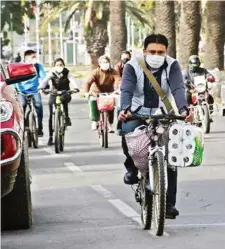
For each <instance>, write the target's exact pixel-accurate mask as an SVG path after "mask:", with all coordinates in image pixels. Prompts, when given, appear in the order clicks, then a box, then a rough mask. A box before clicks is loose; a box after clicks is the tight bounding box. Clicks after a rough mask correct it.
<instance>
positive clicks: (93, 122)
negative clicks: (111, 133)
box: [91, 121, 97, 131]
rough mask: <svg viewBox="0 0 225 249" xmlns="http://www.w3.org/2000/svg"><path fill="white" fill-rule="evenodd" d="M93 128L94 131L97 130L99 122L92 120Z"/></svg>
mask: <svg viewBox="0 0 225 249" xmlns="http://www.w3.org/2000/svg"><path fill="white" fill-rule="evenodd" d="M91 129H92V131H96V130H97V122H96V121H92V123H91Z"/></svg>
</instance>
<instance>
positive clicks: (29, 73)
mask: <svg viewBox="0 0 225 249" xmlns="http://www.w3.org/2000/svg"><path fill="white" fill-rule="evenodd" d="M7 71H8V75H9V78H6V74H5V72H4V70H3V67H2V65H1V72H0V91H1V100H0V108H1V128H0V136H1V226H2V229H10V230H11V229H27V228H29V227H30V226H31V224H32V204H31V192H30V184H31V175H30V170H29V159H28V146H27V134H26V132H25V131H24V113H23V108H22V106H21V104H20V102H19V101H18V99H17V97H16V92H15V90H14V88H13V87H12V86H10V85H11V84H14V83H17V82H19V81H24V80H28V79H31V78H32V77H34V76H35V75H36V69H35V67H34V66H33V65H31V64H25V63H12V64H9V65H8V66H7Z"/></svg>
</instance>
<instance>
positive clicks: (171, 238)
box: [2, 97, 225, 249]
mask: <svg viewBox="0 0 225 249" xmlns="http://www.w3.org/2000/svg"><path fill="white" fill-rule="evenodd" d="M44 103H45V106H44V107H45V109H44V110H45V116H44V127H45V130H44V133H45V135H44V137H43V138H42V139H41V142H42V145H41V146H40V148H39V149H30V153H29V154H30V166H31V170H32V199H33V217H34V223H33V227H32V228H31V229H30V230H24V231H15V232H6V231H4V232H3V233H2V248H3V249H53V248H54V249H71V248H72V249H83V248H85V249H88V248H91V249H114V248H116V249H120V248H121V249H122V248H127V249H136V248H138V249H146V248H154V249H158V248H168V249H178V248H182V249H195V248H198V249H201V248H204V249H208V248H210V249H211V248H216V249H222V248H224V243H225V236H224V234H225V194H224V193H225V117H224V118H223V117H217V118H215V121H214V123H213V125H212V132H211V133H210V134H209V135H207V136H206V137H205V157H204V163H203V166H201V167H197V168H189V169H180V170H179V189H178V201H177V208H178V209H179V210H180V216H179V217H178V218H177V219H176V220H172V221H171V220H169V221H168V220H167V221H166V235H165V236H163V237H155V236H154V235H152V234H151V233H150V232H148V231H143V230H142V229H141V227H140V225H139V223H138V221H139V219H140V218H139V215H140V208H139V206H138V204H137V203H136V202H135V200H134V195H133V191H132V189H131V188H130V187H129V186H126V185H124V184H123V181H122V179H123V175H124V173H125V170H124V167H123V160H124V156H123V154H122V150H121V148H120V137H118V136H116V135H115V134H110V139H109V140H110V148H108V149H102V148H100V145H99V141H98V138H97V136H96V134H95V132H92V131H91V130H90V121H89V114H88V106H87V103H86V101H84V100H79V99H77V98H75V99H74V100H73V101H72V104H71V105H70V116H71V119H72V123H73V126H72V127H69V128H68V130H67V133H66V140H65V141H66V142H65V151H64V152H63V153H62V154H60V155H56V154H55V153H54V150H53V149H54V148H53V147H48V146H47V145H46V144H47V139H48V130H47V127H48V126H47V120H48V108H47V105H46V97H45V100H44Z"/></svg>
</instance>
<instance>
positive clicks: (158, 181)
mask: <svg viewBox="0 0 225 249" xmlns="http://www.w3.org/2000/svg"><path fill="white" fill-rule="evenodd" d="M153 174H154V186H153V206H152V207H153V210H152V213H153V222H154V229H155V232H156V235H157V236H161V235H163V233H164V227H165V218H166V191H167V190H166V167H165V165H164V156H163V153H162V152H161V151H157V152H156V153H155V165H154V166H153Z"/></svg>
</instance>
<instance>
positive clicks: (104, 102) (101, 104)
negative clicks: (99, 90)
mask: <svg viewBox="0 0 225 249" xmlns="http://www.w3.org/2000/svg"><path fill="white" fill-rule="evenodd" d="M114 105H115V98H114V97H112V96H101V95H100V96H99V98H98V99H97V106H98V110H99V111H112V110H113V109H114Z"/></svg>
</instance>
